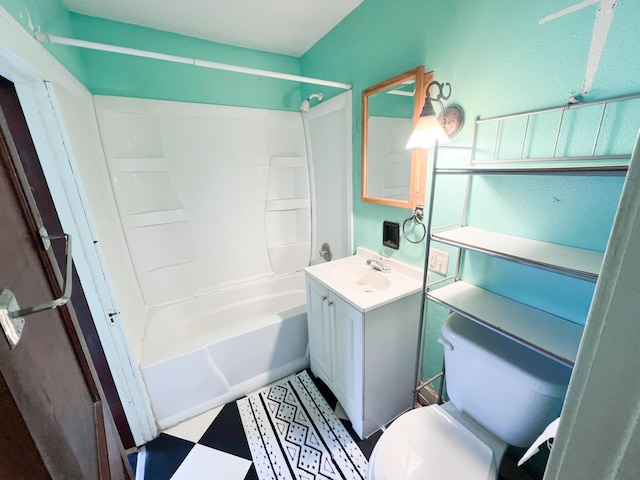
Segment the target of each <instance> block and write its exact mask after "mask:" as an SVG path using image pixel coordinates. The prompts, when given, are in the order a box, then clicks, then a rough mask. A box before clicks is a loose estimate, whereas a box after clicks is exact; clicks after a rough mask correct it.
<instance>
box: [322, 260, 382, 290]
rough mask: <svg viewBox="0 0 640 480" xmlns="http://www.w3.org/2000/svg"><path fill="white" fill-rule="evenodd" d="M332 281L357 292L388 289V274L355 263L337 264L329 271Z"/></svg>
mask: <svg viewBox="0 0 640 480" xmlns="http://www.w3.org/2000/svg"><path fill="white" fill-rule="evenodd" d="M329 275H330V276H331V278H332V280H334V281H335V282H336V283H337V284H339V285H341V286H342V287H344V288H348V289H352V290H357V291H359V292H382V291H384V290H386V289H387V288H389V284H390V282H389V275H390V273H385V272H380V271H378V270H374V269H373V268H371V267H369V266H366V265H362V264H355V263H339V264H337V265H334V266H332V267H331V268H330V269H329Z"/></svg>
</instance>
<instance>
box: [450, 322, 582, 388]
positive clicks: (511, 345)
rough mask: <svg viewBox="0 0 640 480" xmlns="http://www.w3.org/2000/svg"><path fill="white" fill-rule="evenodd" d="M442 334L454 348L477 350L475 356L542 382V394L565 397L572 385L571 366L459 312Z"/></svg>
mask: <svg viewBox="0 0 640 480" xmlns="http://www.w3.org/2000/svg"><path fill="white" fill-rule="evenodd" d="M442 335H443V337H444V338H445V339H446V340H447V341H448V342H450V343H451V344H452V345H453V347H454V349H455V348H456V347H458V348H462V349H463V350H467V351H469V350H471V351H474V352H473V354H474V355H476V354H477V355H487V356H491V357H493V358H494V359H495V360H496V361H498V362H502V363H504V364H506V365H509V366H510V367H513V368H515V369H518V370H520V372H521V373H522V374H524V375H526V376H528V377H533V378H535V379H537V380H538V381H539V382H540V383H538V386H537V390H539V391H541V392H542V391H544V392H545V393H549V394H562V395H563V394H564V391H565V390H566V387H567V384H568V383H569V378H570V377H571V371H572V369H571V368H570V367H569V366H567V365H565V364H563V363H560V362H558V361H556V360H554V359H552V358H550V357H548V356H546V355H545V354H543V353H542V352H539V351H537V350H534V349H533V348H531V347H529V346H526V345H524V344H523V343H520V342H519V341H518V340H517V339H514V338H512V337H507V336H506V335H504V334H502V333H499V332H496V331H495V330H493V329H491V328H489V327H487V326H484V325H482V324H480V323H478V322H476V321H473V320H471V319H469V318H467V317H464V316H462V315H459V314H457V313H452V314H451V315H449V317H448V318H447V320H446V322H445V323H444V325H443V326H442ZM545 386H546V387H545Z"/></svg>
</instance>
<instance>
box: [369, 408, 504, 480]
mask: <svg viewBox="0 0 640 480" xmlns="http://www.w3.org/2000/svg"><path fill="white" fill-rule="evenodd" d="M494 459H495V456H494V452H493V450H492V449H491V448H490V447H489V446H488V445H487V444H485V443H483V442H482V441H480V440H479V439H478V437H476V436H475V435H474V434H472V433H471V432H470V431H469V430H468V429H467V428H466V427H465V426H464V425H463V424H462V423H460V422H459V421H458V420H457V419H455V418H454V417H453V416H451V415H450V414H449V413H448V412H447V411H445V410H444V409H443V408H442V407H440V406H439V405H431V406H429V407H423V408H417V409H415V410H411V411H410V412H407V413H405V414H404V415H401V416H400V417H399V418H398V419H397V420H395V421H394V422H393V423H392V424H391V426H390V427H389V428H388V429H387V430H386V431H385V432H384V434H383V435H382V437H381V438H380V440H379V441H378V443H377V444H376V447H375V449H374V451H373V454H372V455H371V459H370V460H369V469H368V472H367V479H368V480H423V479H425V478H437V479H438V480H460V479H465V480H492V479H496V478H497V468H496V465H495V463H496V462H495V460H494Z"/></svg>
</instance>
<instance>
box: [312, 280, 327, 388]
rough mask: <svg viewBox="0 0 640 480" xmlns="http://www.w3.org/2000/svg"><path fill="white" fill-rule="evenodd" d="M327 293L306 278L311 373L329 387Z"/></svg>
mask: <svg viewBox="0 0 640 480" xmlns="http://www.w3.org/2000/svg"><path fill="white" fill-rule="evenodd" d="M328 303H329V292H328V291H327V288H326V287H324V286H323V285H321V284H319V283H317V282H314V281H313V280H310V279H309V278H307V322H308V325H309V356H310V357H311V371H312V372H313V374H314V375H316V376H317V377H320V379H322V381H323V382H324V383H326V384H327V385H329V386H331V384H332V375H331V339H332V336H331V315H330V311H329V308H330V307H329V305H328Z"/></svg>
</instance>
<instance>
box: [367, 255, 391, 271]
mask: <svg viewBox="0 0 640 480" xmlns="http://www.w3.org/2000/svg"><path fill="white" fill-rule="evenodd" d="M367 265H369V266H370V267H371V268H373V269H374V270H378V271H379V272H390V271H391V267H390V266H389V260H388V259H384V258H382V257H378V258H369V259H367Z"/></svg>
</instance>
